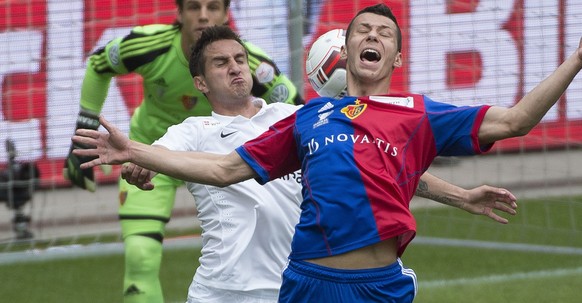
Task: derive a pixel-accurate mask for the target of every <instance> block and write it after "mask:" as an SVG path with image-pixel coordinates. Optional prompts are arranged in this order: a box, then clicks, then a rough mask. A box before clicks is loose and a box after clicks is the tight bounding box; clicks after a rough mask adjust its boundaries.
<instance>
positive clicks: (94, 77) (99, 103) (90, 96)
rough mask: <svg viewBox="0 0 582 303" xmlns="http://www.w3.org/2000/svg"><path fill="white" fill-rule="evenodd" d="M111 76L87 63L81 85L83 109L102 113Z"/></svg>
mask: <svg viewBox="0 0 582 303" xmlns="http://www.w3.org/2000/svg"><path fill="white" fill-rule="evenodd" d="M111 78H112V76H111V75H107V74H98V73H97V72H95V70H94V69H93V68H92V67H91V65H90V64H89V65H87V69H86V71H85V77H84V78H83V84H82V85H81V100H80V105H81V108H82V109H84V110H88V111H90V112H92V113H94V114H96V115H98V114H99V113H101V109H102V108H103V104H104V103H105V99H106V98H107V92H108V91H109V85H110V83H111Z"/></svg>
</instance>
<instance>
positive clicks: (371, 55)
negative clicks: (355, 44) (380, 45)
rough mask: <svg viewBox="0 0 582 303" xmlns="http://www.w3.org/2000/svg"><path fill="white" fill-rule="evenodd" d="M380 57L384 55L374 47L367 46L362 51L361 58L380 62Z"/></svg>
mask: <svg viewBox="0 0 582 303" xmlns="http://www.w3.org/2000/svg"><path fill="white" fill-rule="evenodd" d="M380 59H382V56H381V55H380V53H379V52H378V51H377V50H374V49H370V48H367V49H365V50H363V51H362V53H360V60H362V61H370V62H378V61H380Z"/></svg>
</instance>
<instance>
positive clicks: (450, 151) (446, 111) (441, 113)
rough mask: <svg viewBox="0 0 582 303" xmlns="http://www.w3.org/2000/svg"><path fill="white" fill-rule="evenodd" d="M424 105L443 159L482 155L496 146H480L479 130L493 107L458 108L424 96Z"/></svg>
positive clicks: (438, 151) (438, 150)
mask: <svg viewBox="0 0 582 303" xmlns="http://www.w3.org/2000/svg"><path fill="white" fill-rule="evenodd" d="M424 104H425V107H426V111H427V115H428V118H429V121H430V125H431V128H432V131H433V134H434V138H435V141H436V142H435V143H436V148H437V153H438V154H439V155H442V156H464V155H475V154H481V153H484V152H486V151H488V150H490V149H491V148H492V147H493V144H487V145H485V146H481V145H480V144H479V138H478V133H479V128H480V127H481V123H482V122H483V118H484V117H485V113H486V112H487V110H488V109H489V108H490V106H488V105H483V106H458V107H457V106H454V105H451V104H447V103H440V102H436V101H433V100H431V99H429V98H428V97H426V96H424Z"/></svg>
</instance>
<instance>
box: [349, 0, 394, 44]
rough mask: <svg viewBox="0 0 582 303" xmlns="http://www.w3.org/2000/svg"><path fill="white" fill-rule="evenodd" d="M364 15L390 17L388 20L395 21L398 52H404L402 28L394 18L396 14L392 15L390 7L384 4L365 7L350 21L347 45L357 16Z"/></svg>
mask: <svg viewBox="0 0 582 303" xmlns="http://www.w3.org/2000/svg"><path fill="white" fill-rule="evenodd" d="M364 13H372V14H376V15H380V16H384V17H388V19H390V20H392V21H394V24H396V42H397V44H396V45H397V46H398V51H399V52H400V51H402V32H401V31H400V26H399V25H398V21H396V16H394V13H392V10H391V9H390V8H389V7H388V6H386V4H383V3H380V4H376V5H372V6H368V7H365V8H363V9H361V10H360V11H359V12H358V13H357V14H356V15H355V16H354V18H352V21H350V24H349V25H348V30H347V31H346V43H347V42H348V38H349V37H350V34H351V32H352V25H353V23H354V20H355V19H356V17H357V16H359V15H361V14H364Z"/></svg>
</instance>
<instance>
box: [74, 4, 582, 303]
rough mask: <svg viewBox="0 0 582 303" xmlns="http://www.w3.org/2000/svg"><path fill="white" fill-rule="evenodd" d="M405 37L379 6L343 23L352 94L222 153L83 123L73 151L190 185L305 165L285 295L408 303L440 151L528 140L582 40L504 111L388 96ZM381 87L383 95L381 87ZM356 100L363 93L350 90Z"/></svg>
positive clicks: (573, 68) (319, 103) (263, 178)
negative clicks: (419, 199)
mask: <svg viewBox="0 0 582 303" xmlns="http://www.w3.org/2000/svg"><path fill="white" fill-rule="evenodd" d="M400 46H401V35H400V29H399V27H398V24H397V22H396V19H395V17H394V15H393V14H392V12H391V11H390V9H389V8H388V7H387V6H385V5H384V4H378V5H375V6H370V7H367V8H364V9H363V10H361V11H360V12H358V14H357V15H356V16H355V17H354V19H353V20H352V22H351V23H350V25H349V26H348V30H347V34H346V44H345V46H344V48H343V49H342V55H343V56H345V57H346V60H347V66H346V70H347V81H348V96H346V97H344V98H343V99H341V100H334V99H331V98H316V99H312V100H311V101H310V102H308V103H307V105H305V106H304V107H302V108H301V109H299V110H298V111H297V112H295V113H294V114H293V115H291V116H289V117H287V118H285V119H283V120H281V121H279V122H277V123H276V124H274V125H273V126H271V128H270V129H269V130H268V131H267V132H265V133H263V134H262V135H261V136H259V137H258V138H256V139H253V140H251V141H249V142H247V143H245V144H244V145H243V146H241V147H239V148H237V150H236V151H235V152H232V153H230V154H228V155H210V154H204V153H178V152H172V151H159V150H157V149H155V148H152V147H150V146H147V145H144V144H140V143H137V142H134V141H129V140H128V139H127V138H126V137H125V136H124V135H123V134H121V133H120V132H119V130H117V129H115V128H114V127H113V126H112V125H110V124H109V123H107V121H106V120H104V119H103V118H102V119H101V120H100V121H102V124H103V125H104V126H105V128H106V129H107V130H108V131H109V132H110V134H103V133H99V132H96V131H92V130H79V131H77V136H75V137H73V141H75V142H78V143H82V144H87V145H90V146H95V148H93V149H87V150H75V154H77V155H80V156H97V157H99V158H97V159H95V160H92V161H90V162H87V163H86V164H84V165H83V166H82V167H91V166H95V165H100V164H120V163H123V162H125V161H131V162H133V163H135V164H137V165H140V166H143V167H146V168H148V169H151V170H154V171H158V172H161V173H164V174H168V175H170V176H173V177H176V178H179V179H183V180H186V181H189V182H196V183H203V184H211V185H218V186H227V185H229V184H232V183H236V182H240V181H243V180H247V179H249V178H255V179H256V180H257V181H258V182H260V183H266V182H269V181H270V180H273V179H276V178H278V177H281V176H283V175H285V174H287V173H289V172H292V171H294V170H296V169H298V168H300V169H301V170H302V195H303V201H302V204H301V215H300V222H299V224H298V225H297V226H296V229H295V234H294V236H293V241H292V247H291V254H290V256H289V263H288V266H287V268H286V269H285V271H284V273H283V281H282V286H281V290H280V296H279V301H280V302H293V303H295V302H412V300H413V299H414V296H415V293H416V278H415V275H414V272H413V271H412V270H410V269H407V268H405V267H403V265H402V263H401V262H400V259H399V258H400V256H402V254H403V253H404V251H405V249H406V246H407V245H408V243H410V241H411V240H412V239H413V237H414V236H415V233H416V226H415V221H414V218H413V217H412V214H411V212H410V210H409V207H408V206H409V205H408V204H409V202H410V199H411V197H412V195H413V194H414V191H415V189H416V187H417V185H418V183H419V178H420V175H422V173H423V172H424V171H426V170H427V169H428V167H429V166H430V164H431V162H432V160H433V159H434V158H435V157H436V156H439V155H473V154H480V153H483V152H485V151H487V150H488V149H490V148H491V146H492V144H493V143H494V142H495V141H498V140H501V139H505V138H510V137H517V136H523V135H525V134H527V133H528V132H529V131H530V130H531V129H532V128H533V127H534V126H535V125H537V124H538V123H539V121H540V120H541V119H542V117H543V116H544V115H545V113H546V112H547V111H548V110H549V109H550V108H551V107H552V106H553V105H554V104H555V103H556V102H557V101H558V100H559V98H560V96H561V95H562V94H563V93H564V91H565V90H566V88H567V87H568V86H569V84H570V83H571V82H572V80H573V79H574V77H575V76H576V75H577V74H578V73H579V72H580V70H581V69H582V41H581V43H580V44H579V46H578V49H577V50H576V51H575V52H574V53H573V54H572V55H571V56H569V57H568V58H567V59H566V60H565V62H564V63H562V64H561V65H560V66H559V67H558V68H557V69H556V70H555V71H554V72H553V73H552V74H551V75H550V76H549V77H547V78H546V79H545V80H544V81H542V82H541V83H540V84H538V85H537V86H536V87H535V88H534V89H533V90H532V91H531V92H529V93H528V94H527V95H525V96H524V97H523V98H522V99H521V100H520V101H519V102H518V103H517V104H516V105H514V106H513V107H511V108H502V107H496V106H487V105H483V106H474V107H468V106H467V107H456V106H453V105H449V104H446V103H440V102H436V101H433V100H431V99H429V98H428V97H427V96H423V95H417V94H389V92H390V82H391V77H392V73H393V71H394V69H395V68H397V67H400V66H401V64H402V57H401V53H400V49H401V48H400ZM387 93H388V94H387ZM356 96H358V97H356Z"/></svg>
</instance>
